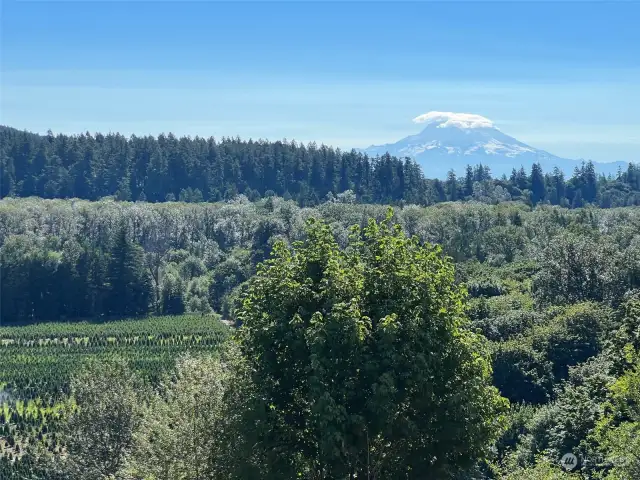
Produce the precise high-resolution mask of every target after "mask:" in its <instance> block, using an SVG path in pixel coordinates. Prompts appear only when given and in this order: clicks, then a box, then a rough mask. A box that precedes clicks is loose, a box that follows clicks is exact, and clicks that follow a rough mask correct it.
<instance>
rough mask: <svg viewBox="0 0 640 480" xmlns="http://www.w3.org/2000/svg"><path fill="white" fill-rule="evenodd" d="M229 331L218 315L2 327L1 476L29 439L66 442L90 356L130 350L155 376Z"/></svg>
mask: <svg viewBox="0 0 640 480" xmlns="http://www.w3.org/2000/svg"><path fill="white" fill-rule="evenodd" d="M229 333H230V328H229V327H228V326H227V325H225V324H224V323H223V322H221V321H220V317H219V316H216V315H204V316H203V315H180V316H173V317H151V318H146V319H139V320H119V321H112V322H104V323H95V322H73V323H41V324H34V325H28V326H22V327H2V328H0V358H1V359H2V361H0V437H2V441H0V478H1V479H2V480H4V477H3V475H4V473H3V472H6V471H5V470H3V468H6V467H8V464H10V463H13V462H14V461H15V459H16V458H19V457H21V456H22V455H23V453H24V451H25V449H26V447H27V446H28V445H34V444H39V445H41V446H43V447H45V448H47V449H49V450H51V451H58V450H60V448H62V445H60V444H59V442H58V438H57V436H56V433H55V432H56V429H57V424H58V422H59V420H60V413H61V412H62V410H63V404H64V403H65V402H66V401H67V395H68V393H69V381H70V378H71V376H72V375H73V372H74V371H75V370H77V369H78V368H79V367H80V366H81V365H82V364H83V362H84V361H86V360H87V359H89V358H98V359H100V358H105V359H106V358H109V357H113V356H120V357H124V358H126V359H127V360H129V362H130V364H131V366H132V367H133V368H134V369H135V370H136V371H137V372H138V373H139V374H140V375H141V377H142V378H144V379H146V380H147V381H149V382H151V383H154V382H155V381H157V380H158V378H159V377H160V376H161V375H162V374H163V373H164V372H166V371H167V370H168V369H170V368H171V367H173V365H174V363H175V359H176V357H177V356H178V355H180V354H182V353H185V352H207V351H209V352H210V351H214V350H215V349H216V347H217V346H218V345H219V344H220V343H221V342H222V341H224V340H225V339H226V338H227V337H228V336H229ZM13 474H17V472H16V471H13Z"/></svg>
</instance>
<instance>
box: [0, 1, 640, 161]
mask: <svg viewBox="0 0 640 480" xmlns="http://www.w3.org/2000/svg"><path fill="white" fill-rule="evenodd" d="M1 8H2V10H1V12H0V15H1V19H0V21H1V25H0V71H1V74H2V76H1V78H0V87H1V90H0V123H2V124H5V125H10V126H14V127H17V128H21V129H28V130H32V131H36V132H45V131H46V130H47V129H49V128H51V129H52V130H53V131H54V132H65V133H77V132H81V131H91V132H96V131H101V132H108V131H114V132H115V131H119V132H122V133H125V134H131V133H136V134H148V133H151V134H158V133H160V132H169V131H171V132H174V133H176V134H179V135H183V134H184V135H187V134H189V135H204V136H209V135H214V136H216V137H221V136H235V135H239V136H241V137H244V138H248V137H252V138H268V139H271V140H275V139H282V138H287V139H296V140H299V141H305V142H306V141H311V140H315V141H317V142H318V143H320V142H324V143H327V144H331V145H335V146H340V147H342V148H351V147H366V146H368V145H370V144H372V143H376V144H381V143H386V142H390V141H395V140H397V139H399V138H401V137H404V136H406V135H408V134H411V133H415V132H416V131H418V130H419V129H420V126H418V125H415V124H413V123H412V122H411V119H412V118H414V117H415V116H417V115H419V114H422V113H424V112H428V111H431V110H438V111H453V112H467V113H475V114H480V115H483V116H485V117H488V118H490V119H491V120H493V121H494V123H495V124H496V125H497V126H498V127H499V128H500V129H501V130H503V131H504V132H505V133H507V134H510V135H512V136H515V137H516V138H518V139H519V140H521V141H524V142H527V143H529V144H531V145H533V146H535V147H538V148H542V149H546V150H548V151H550V152H552V153H554V154H556V155H561V156H565V157H570V158H579V157H582V158H592V159H594V160H598V161H614V160H625V161H640V117H639V112H640V53H639V52H640V29H639V28H638V27H637V22H638V20H637V19H638V18H640V3H637V2H624V1H621V2H608V3H607V2H595V1H592V2H585V3H580V2H575V1H566V2H560V1H558V2H522V1H512V2H506V1H503V2H491V3H489V2H479V1H475V2H466V3H465V2H457V1H453V2H447V3H439V2H427V1H425V2H409V3H398V2H394V3H391V2H390V3H385V2H371V3H367V2H363V1H359V2H350V3H347V2H335V1H334V2H308V1H299V2H292V1H289V2H280V3H274V2H266V1H262V2H255V3H252V2H244V1H238V2H233V3H231V2H229V3H225V2H216V1H198V2H170V1H161V2H154V1H111V2H109V1H103V2H98V1H90V0H89V1H65V2H59V1H45V2H42V1H16V0H3V1H2V7H1Z"/></svg>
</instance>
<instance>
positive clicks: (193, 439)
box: [123, 356, 233, 480]
mask: <svg viewBox="0 0 640 480" xmlns="http://www.w3.org/2000/svg"><path fill="white" fill-rule="evenodd" d="M230 374H231V369H230V368H229V366H228V365H227V364H225V363H224V361H223V360H222V359H220V358H219V357H218V358H214V357H209V356H204V357H192V356H184V357H181V358H179V359H178V362H177V364H176V368H175V371H174V372H171V374H169V375H167V376H166V377H165V379H164V381H163V383H162V385H161V386H160V388H159V390H158V391H157V392H155V393H153V394H152V395H151V398H150V399H149V400H148V402H147V404H146V405H145V407H144V408H143V410H142V418H141V421H140V425H139V427H138V428H137V430H136V432H135V433H134V435H133V448H132V453H131V455H130V456H129V458H128V462H127V466H126V468H124V469H123V470H124V471H125V472H126V473H128V474H129V475H132V476H133V477H134V478H145V479H154V480H174V479H181V480H199V479H204V478H219V477H215V476H212V473H213V472H215V471H219V470H221V468H222V467H223V465H219V464H218V463H219V461H220V459H222V458H223V457H224V455H225V453H224V450H225V449H226V448H227V446H228V445H226V444H224V443H223V442H222V441H221V440H222V439H223V438H224V437H223V433H224V429H225V427H226V426H227V422H226V419H225V418H224V412H225V403H224V396H225V393H226V391H227V389H228V388H229V385H230V383H229V382H230V378H231V377H230ZM231 407H233V406H231Z"/></svg>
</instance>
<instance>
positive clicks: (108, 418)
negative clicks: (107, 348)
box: [64, 358, 141, 480]
mask: <svg viewBox="0 0 640 480" xmlns="http://www.w3.org/2000/svg"><path fill="white" fill-rule="evenodd" d="M140 388H141V386H140V382H139V380H138V379H137V377H136V376H135V374H134V373H133V372H132V371H131V370H130V369H129V367H128V365H127V363H126V362H125V361H124V360H122V359H118V358H114V359H109V360H105V359H101V360H100V361H97V360H92V361H90V362H89V363H88V364H86V365H85V366H84V367H83V368H82V369H81V371H80V372H79V373H78V374H77V375H76V376H75V377H74V378H73V379H72V382H71V394H72V397H73V399H74V401H75V403H76V405H77V407H76V408H75V409H74V410H73V411H72V413H71V415H70V416H69V419H68V422H67V424H66V426H65V431H64V433H65V440H66V445H67V447H66V450H67V459H66V465H65V470H66V471H67V472H68V473H69V474H70V476H71V478H73V479H78V480H80V479H82V480H104V479H110V478H114V475H116V474H117V473H118V472H119V471H120V469H121V468H122V467H123V466H124V464H125V459H126V456H127V455H128V453H129V452H130V450H131V447H132V444H133V433H134V431H135V429H136V428H137V425H138V423H139V420H140V411H139V407H138V405H139V398H138V394H137V392H138V391H139V390H140Z"/></svg>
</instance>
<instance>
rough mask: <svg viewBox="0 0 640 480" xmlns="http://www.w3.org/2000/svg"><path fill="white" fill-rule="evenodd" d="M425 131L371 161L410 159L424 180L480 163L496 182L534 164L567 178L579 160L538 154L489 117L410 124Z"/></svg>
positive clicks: (434, 115)
mask: <svg viewBox="0 0 640 480" xmlns="http://www.w3.org/2000/svg"><path fill="white" fill-rule="evenodd" d="M414 123H417V124H419V125H425V127H424V129H423V130H422V131H421V132H419V133H417V134H415V135H410V136H408V137H406V138H403V139H401V140H398V141H397V142H394V143H389V144H385V145H377V146H376V145H372V146H370V147H368V148H366V149H364V150H362V151H363V152H364V153H366V154H368V155H370V156H376V155H384V154H385V153H387V152H388V153H389V154H390V155H394V156H397V157H405V156H407V157H411V158H412V159H414V160H415V161H416V162H418V164H419V165H420V166H421V167H422V169H423V171H424V172H425V174H426V175H427V176H429V177H435V178H445V177H446V175H447V173H448V172H449V171H450V170H453V171H455V172H456V174H457V175H463V174H464V172H465V168H466V166H467V165H469V164H471V165H477V164H482V165H484V166H486V167H489V168H490V169H491V173H492V174H493V175H495V176H496V177H499V176H501V175H509V174H511V171H512V169H513V168H516V169H519V168H520V167H524V168H525V169H526V170H529V169H530V168H531V166H532V165H534V164H536V163H537V164H539V165H540V166H541V167H542V169H543V170H544V171H545V172H551V171H553V169H554V168H558V169H560V170H561V171H562V172H563V173H564V174H565V175H566V176H570V175H571V174H572V173H573V171H574V169H575V168H576V167H580V165H581V163H582V162H583V160H571V159H568V158H561V157H558V156H556V155H553V154H551V153H549V152H545V151H544V150H539V149H537V148H534V147H532V146H530V145H527V144H525V143H523V142H521V141H519V140H516V139H515V138H513V137H511V136H509V135H507V134H505V133H503V132H502V131H501V130H499V129H498V127H497V126H496V125H495V124H494V123H493V122H492V121H491V120H489V119H488V118H485V117H482V116H480V115H474V114H468V113H452V112H429V113H426V114H424V115H420V116H419V117H416V118H415V119H414ZM594 166H595V170H596V172H597V173H600V174H603V175H616V174H617V172H618V170H619V169H620V168H626V164H625V163H623V162H612V163H596V162H594Z"/></svg>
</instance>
